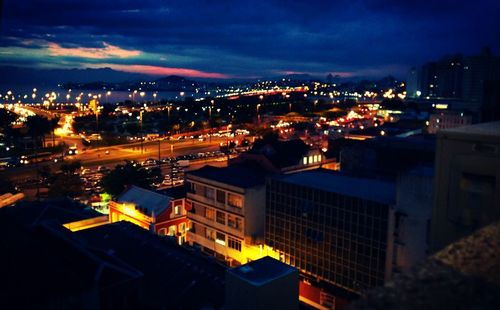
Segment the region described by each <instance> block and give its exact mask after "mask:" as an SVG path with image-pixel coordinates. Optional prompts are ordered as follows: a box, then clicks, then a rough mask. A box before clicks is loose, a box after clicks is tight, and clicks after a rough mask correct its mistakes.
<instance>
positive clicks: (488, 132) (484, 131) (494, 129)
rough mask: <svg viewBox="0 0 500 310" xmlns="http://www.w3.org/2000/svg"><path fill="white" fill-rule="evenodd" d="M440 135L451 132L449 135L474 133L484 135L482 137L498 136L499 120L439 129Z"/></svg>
mask: <svg viewBox="0 0 500 310" xmlns="http://www.w3.org/2000/svg"><path fill="white" fill-rule="evenodd" d="M440 134H441V135H443V134H451V135H457V134H458V135H460V136H462V135H463V134H466V135H474V136H484V137H495V138H499V137H500V121H498V122H489V123H480V124H475V125H470V126H463V127H456V128H449V129H444V130H441V132H440Z"/></svg>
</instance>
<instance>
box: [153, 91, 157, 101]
mask: <svg viewBox="0 0 500 310" xmlns="http://www.w3.org/2000/svg"><path fill="white" fill-rule="evenodd" d="M157 95H158V94H157V93H153V103H155V102H156V96H157Z"/></svg>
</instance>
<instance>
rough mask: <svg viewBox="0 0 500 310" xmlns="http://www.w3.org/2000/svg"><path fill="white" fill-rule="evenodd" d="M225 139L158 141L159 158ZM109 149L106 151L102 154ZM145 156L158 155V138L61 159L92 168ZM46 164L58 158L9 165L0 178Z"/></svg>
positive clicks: (31, 172)
mask: <svg viewBox="0 0 500 310" xmlns="http://www.w3.org/2000/svg"><path fill="white" fill-rule="evenodd" d="M222 141H226V139H225V138H213V139H212V141H198V140H192V139H189V140H181V141H175V142H171V141H160V156H161V158H166V157H176V156H180V155H187V154H193V153H199V152H208V151H216V150H218V149H219V143H220V142H222ZM106 151H109V154H106ZM147 158H154V159H157V158H158V142H157V141H151V142H147V143H144V148H143V150H142V151H141V146H140V143H133V144H124V145H116V146H109V147H101V148H97V149H88V150H85V151H83V152H81V153H80V154H77V155H75V156H66V157H65V162H70V161H76V160H78V161H80V162H81V163H82V166H83V167H86V168H92V167H97V166H106V167H114V166H116V165H117V164H121V163H123V162H124V161H125V160H136V161H141V160H145V159H147ZM45 166H48V167H50V169H51V170H52V171H57V170H59V169H60V166H61V162H59V163H54V162H52V161H46V162H43V163H39V164H32V165H29V166H25V167H17V168H10V169H7V170H5V171H2V172H0V178H8V179H10V180H11V181H20V180H25V179H29V178H34V177H36V174H37V169H39V168H42V167H45Z"/></svg>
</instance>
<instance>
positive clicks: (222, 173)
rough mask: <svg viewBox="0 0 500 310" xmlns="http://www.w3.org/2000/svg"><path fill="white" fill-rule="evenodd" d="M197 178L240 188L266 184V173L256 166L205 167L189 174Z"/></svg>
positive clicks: (247, 164)
mask: <svg viewBox="0 0 500 310" xmlns="http://www.w3.org/2000/svg"><path fill="white" fill-rule="evenodd" d="M190 175H191V176H195V177H199V178H203V179H207V180H211V181H216V182H219V183H223V184H228V185H232V186H236V187H239V188H250V187H254V186H258V185H262V184H264V183H265V177H266V173H265V171H264V170H263V169H262V168H261V167H260V166H258V165H256V164H250V163H245V164H234V165H230V166H227V167H224V168H219V167H214V166H209V165H207V166H203V167H202V168H200V169H198V170H194V171H190V172H188V173H187V176H188V178H189V176H190Z"/></svg>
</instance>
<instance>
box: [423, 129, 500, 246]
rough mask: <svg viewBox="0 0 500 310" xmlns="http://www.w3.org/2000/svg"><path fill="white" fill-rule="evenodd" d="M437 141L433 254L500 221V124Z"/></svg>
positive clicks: (440, 136)
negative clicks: (479, 229) (481, 228)
mask: <svg viewBox="0 0 500 310" xmlns="http://www.w3.org/2000/svg"><path fill="white" fill-rule="evenodd" d="M437 137H438V140H437V151H436V163H435V167H436V168H435V169H436V177H435V188H434V189H435V190H434V192H435V197H434V207H433V215H432V229H431V250H432V251H438V250H440V249H442V248H443V247H444V246H446V245H447V244H449V243H452V242H454V241H456V240H457V239H459V238H461V237H464V236H466V235H468V234H470V233H472V232H473V231H474V230H476V229H478V228H480V227H482V226H485V225H487V224H489V223H491V222H493V221H497V220H499V219H500V122H491V123H482V124H477V125H471V126H465V127H458V128H453V129H447V130H442V131H440V132H439V133H438V135H437Z"/></svg>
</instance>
